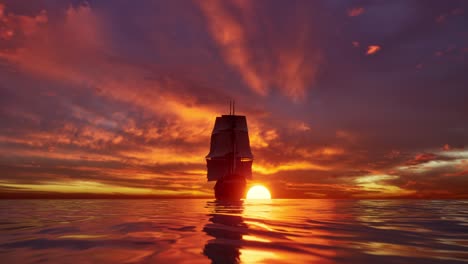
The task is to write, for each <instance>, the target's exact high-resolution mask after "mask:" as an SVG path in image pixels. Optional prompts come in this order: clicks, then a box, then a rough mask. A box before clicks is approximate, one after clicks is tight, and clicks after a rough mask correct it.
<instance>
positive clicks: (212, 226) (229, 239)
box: [203, 201, 247, 263]
mask: <svg viewBox="0 0 468 264" xmlns="http://www.w3.org/2000/svg"><path fill="white" fill-rule="evenodd" d="M207 207H213V208H214V212H213V213H212V214H210V219H209V221H210V222H209V223H207V224H206V225H205V227H204V228H203V231H204V232H205V233H206V234H208V235H210V236H212V237H214V239H213V240H210V241H208V242H207V244H206V245H205V248H204V249H203V254H205V255H206V256H207V257H208V258H210V259H211V261H212V262H213V263H237V262H239V260H240V258H239V256H240V248H241V246H242V238H243V236H244V235H246V234H247V231H246V228H247V224H245V223H244V220H243V218H242V216H241V215H242V213H243V212H244V202H243V201H235V202H223V201H214V202H207Z"/></svg>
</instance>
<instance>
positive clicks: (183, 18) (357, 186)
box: [0, 0, 468, 198]
mask: <svg viewBox="0 0 468 264" xmlns="http://www.w3.org/2000/svg"><path fill="white" fill-rule="evenodd" d="M467 25H468V1H464V0H460V1H456V0H453V1H440V0H419V1H416V0H391V1H367V0H362V1H357V0H356V1H344V0H343V1H338V0H327V1H306V0H303V1H291V0H287V1H286V0H282V1H274V0H259V1H247V0H232V1H216V0H199V1H197V0H193V1H191V0H171V1H149V0H148V1H123V0H113V1H87V2H83V1H75V0H73V1H49V0H35V1H27V0H22V1H18V0H0V193H2V194H8V195H10V196H15V195H21V194H25V193H27V194H30V193H51V192H52V193H53V192H60V193H67V194H77V193H80V194H83V193H88V194H128V195H155V196H173V197H180V196H190V197H192V196H193V197H206V196H212V192H213V191H212V188H213V185H214V183H213V182H210V183H208V182H206V165H205V159H204V158H205V156H206V155H207V154H208V151H209V140H210V133H211V130H212V128H213V124H214V119H215V117H216V116H218V115H221V114H226V113H228V112H229V100H230V99H234V100H236V106H237V107H236V110H237V113H238V114H242V115H246V116H247V121H248V125H249V133H250V140H251V146H252V152H253V155H254V158H255V160H254V165H253V181H252V182H251V183H263V184H265V185H266V186H267V187H268V188H269V189H270V190H271V193H272V196H273V197H276V198H278V197H280V198H387V197H388V198H390V197H392V198H394V197H395V198H396V197H399V198H401V197H414V198H468V26H467Z"/></svg>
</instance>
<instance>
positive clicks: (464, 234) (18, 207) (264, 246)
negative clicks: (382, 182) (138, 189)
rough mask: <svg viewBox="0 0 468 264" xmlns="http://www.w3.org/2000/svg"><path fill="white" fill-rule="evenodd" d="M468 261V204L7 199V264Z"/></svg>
mask: <svg viewBox="0 0 468 264" xmlns="http://www.w3.org/2000/svg"><path fill="white" fill-rule="evenodd" d="M238 262H241V263H379V264H382V263H468V201H467V200H296V199H294V200H271V201H244V202H239V203H234V204H232V203H231V204H226V203H217V202H215V201H213V200H185V199H173V200H0V263H171V264H175V263H238Z"/></svg>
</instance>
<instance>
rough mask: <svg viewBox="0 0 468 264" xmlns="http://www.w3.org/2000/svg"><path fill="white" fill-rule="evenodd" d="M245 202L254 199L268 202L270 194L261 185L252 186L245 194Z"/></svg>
mask: <svg viewBox="0 0 468 264" xmlns="http://www.w3.org/2000/svg"><path fill="white" fill-rule="evenodd" d="M246 199H247V200H254V199H265V200H270V199H271V194H270V191H268V189H267V188H266V187H265V186H263V185H255V186H252V187H251V188H250V189H249V191H248V192H247V197H246Z"/></svg>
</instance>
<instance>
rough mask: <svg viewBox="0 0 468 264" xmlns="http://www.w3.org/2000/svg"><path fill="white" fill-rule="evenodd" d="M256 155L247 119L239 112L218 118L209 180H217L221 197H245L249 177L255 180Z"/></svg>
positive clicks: (232, 105)
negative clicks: (253, 174) (254, 159)
mask: <svg viewBox="0 0 468 264" xmlns="http://www.w3.org/2000/svg"><path fill="white" fill-rule="evenodd" d="M252 162H253V155H252V152H251V150H250V142H249V132H248V129H247V118H246V117H245V116H241V115H236V114H235V103H234V102H232V103H231V102H230V104H229V115H222V116H218V117H216V121H215V125H214V128H213V132H212V133H211V143H210V153H208V155H207V156H206V165H207V177H208V181H216V184H215V187H214V192H215V197H216V199H217V200H228V201H232V200H240V199H242V198H244V197H245V188H246V185H247V179H252Z"/></svg>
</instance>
